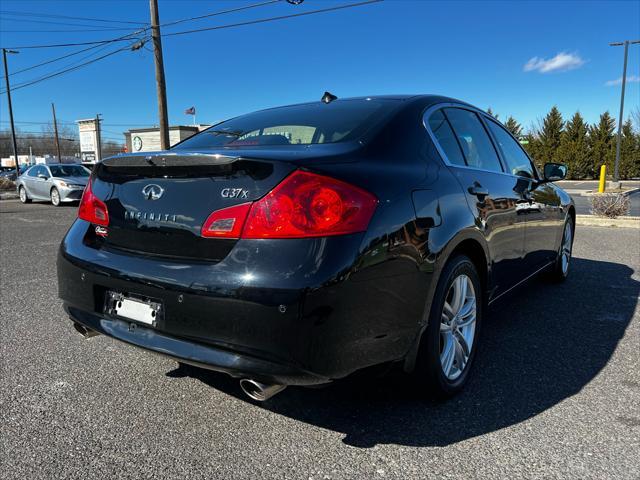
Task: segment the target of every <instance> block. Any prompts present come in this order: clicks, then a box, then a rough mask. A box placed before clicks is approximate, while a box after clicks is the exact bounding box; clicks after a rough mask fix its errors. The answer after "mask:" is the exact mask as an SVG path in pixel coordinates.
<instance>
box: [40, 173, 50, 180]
mask: <svg viewBox="0 0 640 480" xmlns="http://www.w3.org/2000/svg"><path fill="white" fill-rule="evenodd" d="M38 178H41V179H43V180H49V177H47V176H46V175H45V174H44V173H39V174H38Z"/></svg>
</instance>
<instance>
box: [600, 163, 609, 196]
mask: <svg viewBox="0 0 640 480" xmlns="http://www.w3.org/2000/svg"><path fill="white" fill-rule="evenodd" d="M606 179H607V166H606V165H602V166H601V167H600V185H599V186H598V193H604V184H605V180H606Z"/></svg>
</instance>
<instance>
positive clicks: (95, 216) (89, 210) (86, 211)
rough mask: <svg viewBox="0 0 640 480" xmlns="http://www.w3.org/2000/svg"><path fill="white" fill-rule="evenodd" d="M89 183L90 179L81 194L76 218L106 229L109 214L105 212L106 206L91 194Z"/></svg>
mask: <svg viewBox="0 0 640 480" xmlns="http://www.w3.org/2000/svg"><path fill="white" fill-rule="evenodd" d="M91 183H92V179H91V178H90V179H89V182H88V183H87V186H86V187H85V189H84V192H83V193H82V200H80V207H79V208H78V218H80V219H82V220H86V221H87V222H91V223H93V224H95V225H102V226H103V227H108V226H109V212H108V211H107V205H105V203H104V202H103V201H102V200H100V199H99V198H98V197H96V196H95V195H94V194H93V190H92V187H91Z"/></svg>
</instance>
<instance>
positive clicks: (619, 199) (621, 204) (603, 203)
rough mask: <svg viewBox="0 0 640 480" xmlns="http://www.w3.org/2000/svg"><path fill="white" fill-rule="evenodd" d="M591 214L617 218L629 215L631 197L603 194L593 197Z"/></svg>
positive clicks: (619, 194) (618, 194)
mask: <svg viewBox="0 0 640 480" xmlns="http://www.w3.org/2000/svg"><path fill="white" fill-rule="evenodd" d="M591 213H593V214H594V215H599V216H601V217H609V218H616V217H619V216H621V215H627V214H628V213H629V197H628V196H627V195H623V194H621V193H601V194H598V195H594V196H593V197H591Z"/></svg>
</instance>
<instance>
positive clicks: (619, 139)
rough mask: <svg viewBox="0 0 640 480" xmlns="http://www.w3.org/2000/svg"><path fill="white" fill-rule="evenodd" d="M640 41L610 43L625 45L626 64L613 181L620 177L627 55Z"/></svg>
mask: <svg viewBox="0 0 640 480" xmlns="http://www.w3.org/2000/svg"><path fill="white" fill-rule="evenodd" d="M635 43H640V40H625V41H624V42H615V43H610V44H609V46H611V47H620V46H623V45H624V66H623V67H622V93H621V94H620V117H619V118H618V139H617V142H616V163H615V166H614V169H613V181H614V182H617V181H618V179H619V176H618V172H619V169H620V144H621V142H622V122H623V114H624V90H625V87H626V85H627V56H628V54H629V45H633V44H635Z"/></svg>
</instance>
